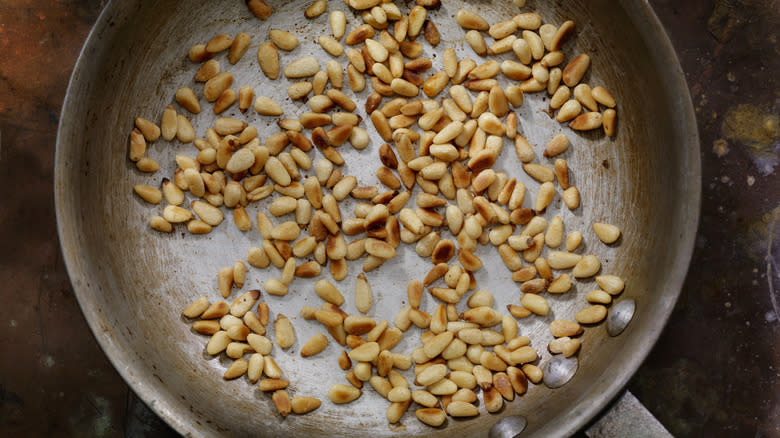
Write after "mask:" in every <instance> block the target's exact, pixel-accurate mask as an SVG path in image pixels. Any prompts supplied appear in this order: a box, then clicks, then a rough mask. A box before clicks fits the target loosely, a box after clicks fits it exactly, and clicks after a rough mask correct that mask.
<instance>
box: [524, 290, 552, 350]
mask: <svg viewBox="0 0 780 438" xmlns="http://www.w3.org/2000/svg"><path fill="white" fill-rule="evenodd" d="M520 304H522V305H523V307H525V308H526V309H528V310H530V311H531V312H533V313H535V314H537V315H539V316H546V315H547V313H548V312H549V311H550V306H549V304H547V300H545V299H544V297H542V296H540V295H537V294H533V293H526V294H523V297H522V298H521V299H520ZM518 363H520V362H519V361H518Z"/></svg>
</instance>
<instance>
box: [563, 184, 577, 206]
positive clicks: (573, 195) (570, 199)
mask: <svg viewBox="0 0 780 438" xmlns="http://www.w3.org/2000/svg"><path fill="white" fill-rule="evenodd" d="M561 198H562V199H563V203H564V204H566V206H567V207H569V210H574V209H576V208H577V207H579V206H580V192H579V190H577V187H576V186H571V187H569V188H568V189H566V190H564V191H563V195H561Z"/></svg>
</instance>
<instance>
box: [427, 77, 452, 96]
mask: <svg viewBox="0 0 780 438" xmlns="http://www.w3.org/2000/svg"><path fill="white" fill-rule="evenodd" d="M449 80H450V78H449V76H447V73H446V72H443V71H441V72H439V73H436V74H435V75H433V76H431V77H430V78H428V79H426V80H425V82H424V83H423V92H424V93H425V95H426V96H428V97H434V96H436V95H437V94H439V92H441V90H443V89H444V87H446V86H447V83H448V82H449Z"/></svg>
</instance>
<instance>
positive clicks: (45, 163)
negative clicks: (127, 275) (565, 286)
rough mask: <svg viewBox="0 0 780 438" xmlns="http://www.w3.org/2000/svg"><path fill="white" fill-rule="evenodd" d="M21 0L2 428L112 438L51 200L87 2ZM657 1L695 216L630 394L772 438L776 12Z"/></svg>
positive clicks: (14, 53) (12, 11)
mask: <svg viewBox="0 0 780 438" xmlns="http://www.w3.org/2000/svg"><path fill="white" fill-rule="evenodd" d="M18 3H19V4H17V2H6V3H4V6H3V9H1V10H0V30H2V32H1V33H0V47H2V49H4V52H3V53H4V54H5V56H4V57H3V58H2V59H0V72H1V73H2V78H3V80H2V82H0V97H1V98H0V105H2V107H1V108H0V110H1V112H0V123H2V124H1V125H0V129H1V130H2V131H0V132H1V133H2V134H1V138H2V140H1V141H2V149H1V150H0V169H2V173H0V178H2V182H3V185H2V187H3V189H2V190H3V193H4V198H5V199H6V200H7V202H8V203H10V204H11V206H10V208H7V209H3V210H2V211H0V215H1V216H0V217H2V218H3V221H2V223H3V228H2V231H0V232H2V242H4V246H5V248H6V251H4V252H3V254H4V259H3V265H2V267H0V269H2V271H0V272H2V276H3V277H2V278H3V281H4V283H5V284H6V288H5V289H4V291H3V294H4V295H3V297H4V302H5V303H6V304H5V306H6V312H7V315H8V316H7V321H8V329H7V330H5V331H3V333H2V334H0V336H2V337H0V340H1V341H2V348H3V352H4V353H5V352H6V351H7V352H8V353H9V354H3V360H2V362H0V378H2V381H0V383H2V385H3V393H2V408H1V409H2V411H0V412H1V413H2V417H0V419H1V420H2V423H3V425H4V426H7V428H6V430H7V431H8V432H9V433H15V432H16V433H25V434H31V435H40V434H44V433H45V434H50V435H57V434H61V435H70V434H73V433H89V434H97V435H106V434H108V435H120V434H121V433H122V430H123V428H124V421H125V419H126V418H127V413H126V412H125V403H124V397H126V396H128V394H129V393H128V392H127V390H126V387H125V386H124V384H123V383H122V382H121V380H119V379H118V377H117V376H116V374H115V373H114V371H113V370H112V368H111V367H110V366H109V365H108V364H107V362H106V361H105V359H104V358H103V356H102V354H101V353H100V351H99V349H96V346H95V344H94V342H93V341H92V338H91V335H90V334H89V333H88V331H87V330H86V326H85V325H84V324H83V320H82V319H81V316H80V313H79V311H78V308H77V306H76V305H75V303H74V301H73V299H72V295H71V292H70V287H69V285H68V281H67V277H66V276H65V274H64V270H63V267H62V264H61V262H60V261H58V260H59V252H58V250H57V243H56V235H55V232H54V223H53V215H52V203H51V198H50V196H51V193H50V186H51V166H52V150H53V149H52V148H53V127H54V126H56V122H57V116H56V114H57V111H58V108H59V105H60V102H61V99H62V93H63V90H64V83H65V82H66V81H67V76H68V73H69V70H70V66H71V65H72V62H73V60H74V59H75V54H76V53H77V50H78V47H79V46H80V44H81V41H82V38H83V35H84V34H85V32H86V31H87V30H88V28H89V24H90V20H92V19H93V18H94V16H95V14H96V12H97V10H98V7H97V6H99V5H93V6H89V5H87V6H85V5H83V4H81V3H83V2H62V3H58V4H56V5H49V4H47V5H45V6H38V5H36V4H34V3H33V4H28V3H21V2H18ZM654 3H655V4H656V6H657V10H658V11H659V12H660V14H661V17H662V19H663V20H664V22H665V23H666V24H667V26H669V27H670V30H671V35H672V37H673V39H675V41H677V48H678V51H679V53H680V55H681V56H682V59H683V63H684V65H685V67H686V70H687V71H688V72H689V83H690V84H691V85H692V94H693V96H694V100H695V102H694V103H695V104H696V105H697V109H698V110H699V123H700V127H701V128H702V133H703V141H702V159H703V163H704V164H705V166H704V190H705V192H704V195H705V196H704V205H703V214H704V216H703V220H702V227H701V232H700V234H699V242H700V247H699V249H698V250H697V253H696V255H695V257H694V264H693V265H692V270H691V274H690V275H689V281H688V284H687V286H686V289H685V292H684V294H683V299H682V300H681V303H680V305H679V306H678V308H677V309H678V310H677V313H676V314H675V315H674V316H673V319H672V322H671V324H670V326H669V329H668V330H667V332H666V333H667V334H666V335H665V336H664V337H662V338H661V342H660V343H659V345H658V346H657V348H656V349H655V352H654V354H653V355H651V357H650V359H649V360H648V362H647V363H646V365H645V366H644V368H643V369H641V370H640V372H639V373H638V374H637V377H636V379H635V380H634V381H633V383H632V384H631V385H630V386H631V388H632V390H633V391H634V392H635V393H637V395H638V396H639V397H640V399H641V400H642V401H643V402H645V403H646V404H647V405H648V406H650V408H651V410H653V412H654V413H656V415H657V416H658V417H659V418H661V420H662V421H663V422H664V424H665V425H667V427H668V428H670V430H672V431H673V432H674V433H675V434H677V435H691V436H695V435H699V434H700V433H707V434H709V435H721V434H729V435H733V434H740V435H741V434H748V435H753V436H770V435H772V434H775V433H777V413H776V411H774V409H776V408H775V406H777V400H776V396H777V383H776V382H777V380H776V374H775V373H776V372H775V371H774V367H775V366H776V365H777V362H778V360H777V350H776V346H775V344H773V343H771V342H770V341H769V340H771V339H772V338H771V336H772V335H773V334H774V330H776V321H777V318H776V313H775V312H773V311H772V307H771V300H770V295H769V294H770V293H771V292H772V289H771V288H770V287H771V286H770V285H771V283H770V282H769V280H770V279H771V278H772V275H774V273H775V272H776V271H774V270H773V269H774V268H773V263H774V262H773V260H774V258H773V254H774V255H776V254H777V252H776V249H775V250H774V252H773V250H772V248H776V246H772V243H771V242H772V240H773V237H776V235H777V234H776V233H777V231H776V228H774V225H773V224H774V222H775V221H776V219H777V213H774V212H776V211H777V210H773V209H775V208H776V207H777V198H778V196H777V187H778V185H777V177H776V174H775V173H773V172H772V167H771V165H772V163H773V160H776V147H777V146H776V131H773V130H772V126H773V125H772V123H773V120H774V121H775V122H774V123H775V125H774V126H776V117H777V116H776V114H777V112H776V108H775V107H774V106H773V105H774V99H775V96H776V94H775V91H776V83H775V82H774V80H775V79H774V74H773V72H774V71H776V69H773V68H772V67H776V61H774V59H776V58H774V57H773V56H770V55H776V49H775V47H776V40H775V39H773V38H774V35H773V33H772V32H773V31H775V29H776V28H777V26H776V19H777V16H776V15H773V14H772V13H770V12H771V11H776V10H777V9H776V8H774V9H764V7H768V6H771V5H764V4H763V3H758V2H718V4H717V5H712V4H710V3H701V4H700V3H698V2H689V3H686V4H682V5H678V4H675V5H674V6H672V3H671V2H670V3H669V4H666V3H664V2H654ZM694 3H695V4H694ZM36 6H38V7H36ZM708 18H710V20H709V21H710V23H709V24H707V19H708ZM705 26H709V29H710V31H706V30H705V29H706V27H705ZM713 35H714V37H713ZM68 59H70V62H66V61H67V60H68ZM702 59H703V60H704V62H703V63H700V60H702ZM773 63H774V64H775V65H773ZM762 66H763V67H764V68H763V69H762V68H761V67H762ZM738 104H746V105H747V106H738ZM702 113H704V114H707V115H708V117H705V118H703V117H702V115H701V114H702ZM734 120H738V121H740V123H739V125H740V126H742V125H744V124H745V123H746V124H747V126H750V127H753V128H755V129H754V130H753V132H752V135H751V132H747V133H744V132H739V131H737V132H735V130H734V129H733V128H731V126H732V125H733V124H734ZM724 127H727V129H724ZM716 140H722V141H718V142H717V143H715V144H713V143H714V142H715V141H716ZM713 146H715V150H716V151H717V153H718V154H717V155H716V154H715V153H714V152H713ZM726 151H728V152H727V153H725V154H724V152H726ZM767 165H769V168H768V169H767ZM767 255H769V257H767ZM41 408H44V409H45V410H46V412H47V415H46V416H45V417H44V418H43V419H41V417H40V416H39V415H37V414H38V413H40V410H41ZM147 424H153V423H147Z"/></svg>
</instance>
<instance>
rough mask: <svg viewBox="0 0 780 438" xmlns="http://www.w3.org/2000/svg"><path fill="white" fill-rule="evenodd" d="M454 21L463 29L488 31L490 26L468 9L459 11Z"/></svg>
mask: <svg viewBox="0 0 780 438" xmlns="http://www.w3.org/2000/svg"><path fill="white" fill-rule="evenodd" d="M455 21H456V22H457V23H458V24H459V25H460V26H461V27H462V28H464V29H475V30H489V29H490V25H489V24H488V22H487V21H485V19H484V18H482V17H480V16H479V15H477V14H476V13H475V12H472V11H470V10H468V9H461V10H459V11H458V13H457V14H456V15H455Z"/></svg>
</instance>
